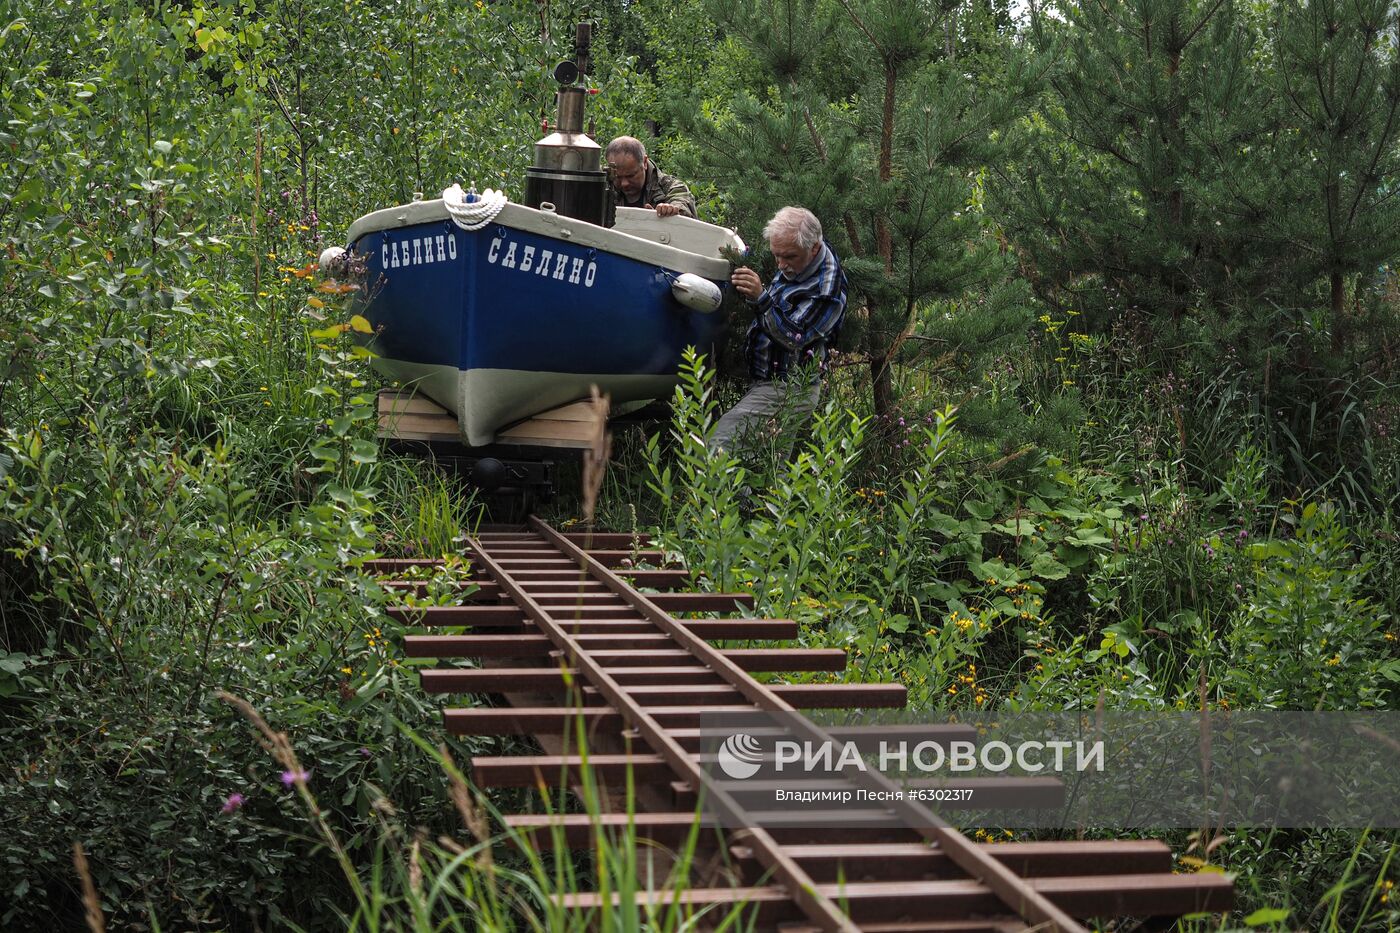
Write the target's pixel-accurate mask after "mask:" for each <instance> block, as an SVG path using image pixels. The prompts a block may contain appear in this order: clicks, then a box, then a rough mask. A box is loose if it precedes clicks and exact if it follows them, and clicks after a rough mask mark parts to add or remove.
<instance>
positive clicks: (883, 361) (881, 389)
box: [870, 356, 894, 432]
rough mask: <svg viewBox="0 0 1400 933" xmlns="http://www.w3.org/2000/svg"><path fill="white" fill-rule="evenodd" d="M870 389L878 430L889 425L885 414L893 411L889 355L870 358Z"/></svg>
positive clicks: (892, 385) (892, 376) (891, 373)
mask: <svg viewBox="0 0 1400 933" xmlns="http://www.w3.org/2000/svg"><path fill="white" fill-rule="evenodd" d="M870 389H871V392H872V395H873V398H874V401H875V420H876V422H877V425H876V431H877V432H878V431H881V430H882V429H884V428H887V427H888V426H889V421H888V420H887V417H886V416H888V415H889V414H891V413H892V412H893V411H894V373H893V371H892V367H891V362H890V359H889V357H886V356H879V357H875V356H872V357H871V358H870Z"/></svg>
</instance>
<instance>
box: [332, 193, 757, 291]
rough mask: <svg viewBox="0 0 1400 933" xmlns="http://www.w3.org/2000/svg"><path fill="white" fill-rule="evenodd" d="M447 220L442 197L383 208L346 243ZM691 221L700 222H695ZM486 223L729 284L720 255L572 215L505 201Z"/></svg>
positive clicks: (736, 241) (740, 245) (739, 243)
mask: <svg viewBox="0 0 1400 933" xmlns="http://www.w3.org/2000/svg"><path fill="white" fill-rule="evenodd" d="M449 217H450V215H449V214H448V212H447V207H446V205H444V204H443V200H442V198H434V199H433V200H430V201H413V202H411V203H408V204H400V205H397V206H395V207H385V208H381V209H379V210H377V211H373V212H371V213H369V214H365V215H364V216H363V217H360V218H359V219H357V220H356V221H355V222H354V223H352V224H351V225H350V229H349V231H348V232H347V233H346V242H347V243H348V244H349V245H351V246H352V247H353V246H354V244H355V242H356V241H358V240H359V239H360V238H361V237H363V236H365V235H366V234H370V233H381V232H386V231H389V230H395V229H402V228H404V227H414V226H418V225H420V224H426V223H433V222H435V221H440V220H448V219H449ZM684 220H689V218H684ZM668 222H669V221H668ZM691 222H692V223H705V221H701V220H693V221H691ZM491 223H493V224H500V225H501V226H504V227H507V228H509V229H512V230H519V231H521V232H524V233H533V234H537V235H539V236H547V237H550V238H552V239H556V240H559V241H560V242H562V243H568V244H570V245H573V246H582V247H588V248H592V249H599V250H603V251H604V252H607V253H609V254H611V255H614V256H618V257H620V258H623V259H631V260H634V261H636V262H643V263H651V264H654V265H658V266H661V267H662V268H664V269H667V270H670V271H673V272H678V273H684V272H692V273H695V274H697V275H700V276H702V277H704V278H707V279H710V280H712V281H716V282H727V281H728V280H729V274H730V267H729V260H727V259H725V258H723V257H722V256H714V257H710V256H705V255H702V254H700V253H692V252H690V251H689V250H685V249H681V248H680V247H676V246H668V245H667V244H665V243H657V242H655V241H653V240H648V239H645V238H644V237H640V236H636V235H634V234H631V233H626V232H624V231H621V230H617V229H615V228H609V227H600V226H598V225H596V224H592V223H589V222H588V221H586V220H579V219H577V218H574V217H562V216H559V215H558V214H555V213H554V212H553V211H542V210H539V209H537V208H533V207H527V206H525V205H523V204H515V203H513V202H507V203H506V204H505V205H503V206H502V209H501V213H500V214H498V215H497V216H496V217H495V218H494V219H493V220H492V221H491ZM488 226H489V224H488ZM706 226H709V227H714V229H716V230H719V231H723V232H725V233H727V234H728V235H729V243H727V244H721V245H729V246H733V247H735V248H736V249H738V250H740V251H742V250H743V249H744V241H743V240H742V239H740V238H739V235H738V234H737V233H735V232H734V231H733V230H730V229H729V228H728V227H720V226H718V225H716V224H706ZM483 229H484V228H483ZM462 232H463V233H470V232H473V231H469V230H465V229H463V231H462ZM564 234H567V235H564ZM624 250H625V251H624Z"/></svg>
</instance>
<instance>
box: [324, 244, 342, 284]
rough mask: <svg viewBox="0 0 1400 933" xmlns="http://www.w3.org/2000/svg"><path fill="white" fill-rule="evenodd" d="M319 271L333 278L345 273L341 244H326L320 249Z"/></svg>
mask: <svg viewBox="0 0 1400 933" xmlns="http://www.w3.org/2000/svg"><path fill="white" fill-rule="evenodd" d="M320 264H321V271H322V272H324V273H325V274H326V275H329V276H331V277H332V278H335V277H336V276H339V275H343V274H344V273H345V248H344V247H342V246H327V247H326V248H325V249H323V250H321V259H320Z"/></svg>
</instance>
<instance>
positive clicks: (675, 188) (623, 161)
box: [604, 136, 695, 217]
mask: <svg viewBox="0 0 1400 933" xmlns="http://www.w3.org/2000/svg"><path fill="white" fill-rule="evenodd" d="M604 158H606V159H607V162H608V175H609V177H610V178H611V180H612V191H613V198H614V199H615V200H616V201H617V203H618V204H620V205H622V206H623V207H650V208H653V209H655V211H656V216H657V217H671V216H674V215H675V214H684V215H685V216H686V217H694V216H695V198H694V196H693V195H691V193H690V188H689V187H688V186H687V185H686V183H685V182H683V181H681V180H680V179H679V178H676V177H675V176H672V175H667V174H666V173H665V172H663V171H661V169H659V168H657V167H656V163H655V162H653V161H652V160H651V159H649V158H647V150H646V147H645V146H643V145H642V142H641V140H639V139H634V138H632V137H631V136H619V137H617V139H614V140H613V141H612V142H610V143H608V148H607V151H606V153H605V154H604Z"/></svg>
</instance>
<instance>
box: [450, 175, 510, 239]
mask: <svg viewBox="0 0 1400 933" xmlns="http://www.w3.org/2000/svg"><path fill="white" fill-rule="evenodd" d="M442 205H443V207H445V208H447V213H448V215H449V216H451V218H452V219H453V220H454V221H455V222H456V224H457V226H459V227H461V228H462V229H463V230H480V229H481V228H482V227H484V226H486V225H487V224H489V223H490V222H491V221H493V220H495V219H496V215H497V214H499V213H500V212H501V208H503V207H505V206H506V196H505V193H504V192H501V191H496V190H495V189H493V188H487V189H486V190H485V191H483V192H482V193H481V194H477V193H476V189H475V188H473V189H472V191H471V193H467V192H465V191H463V190H462V186H461V185H458V184H454V185H453V186H452V187H451V188H448V189H447V190H446V191H444V192H443V193H442Z"/></svg>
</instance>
